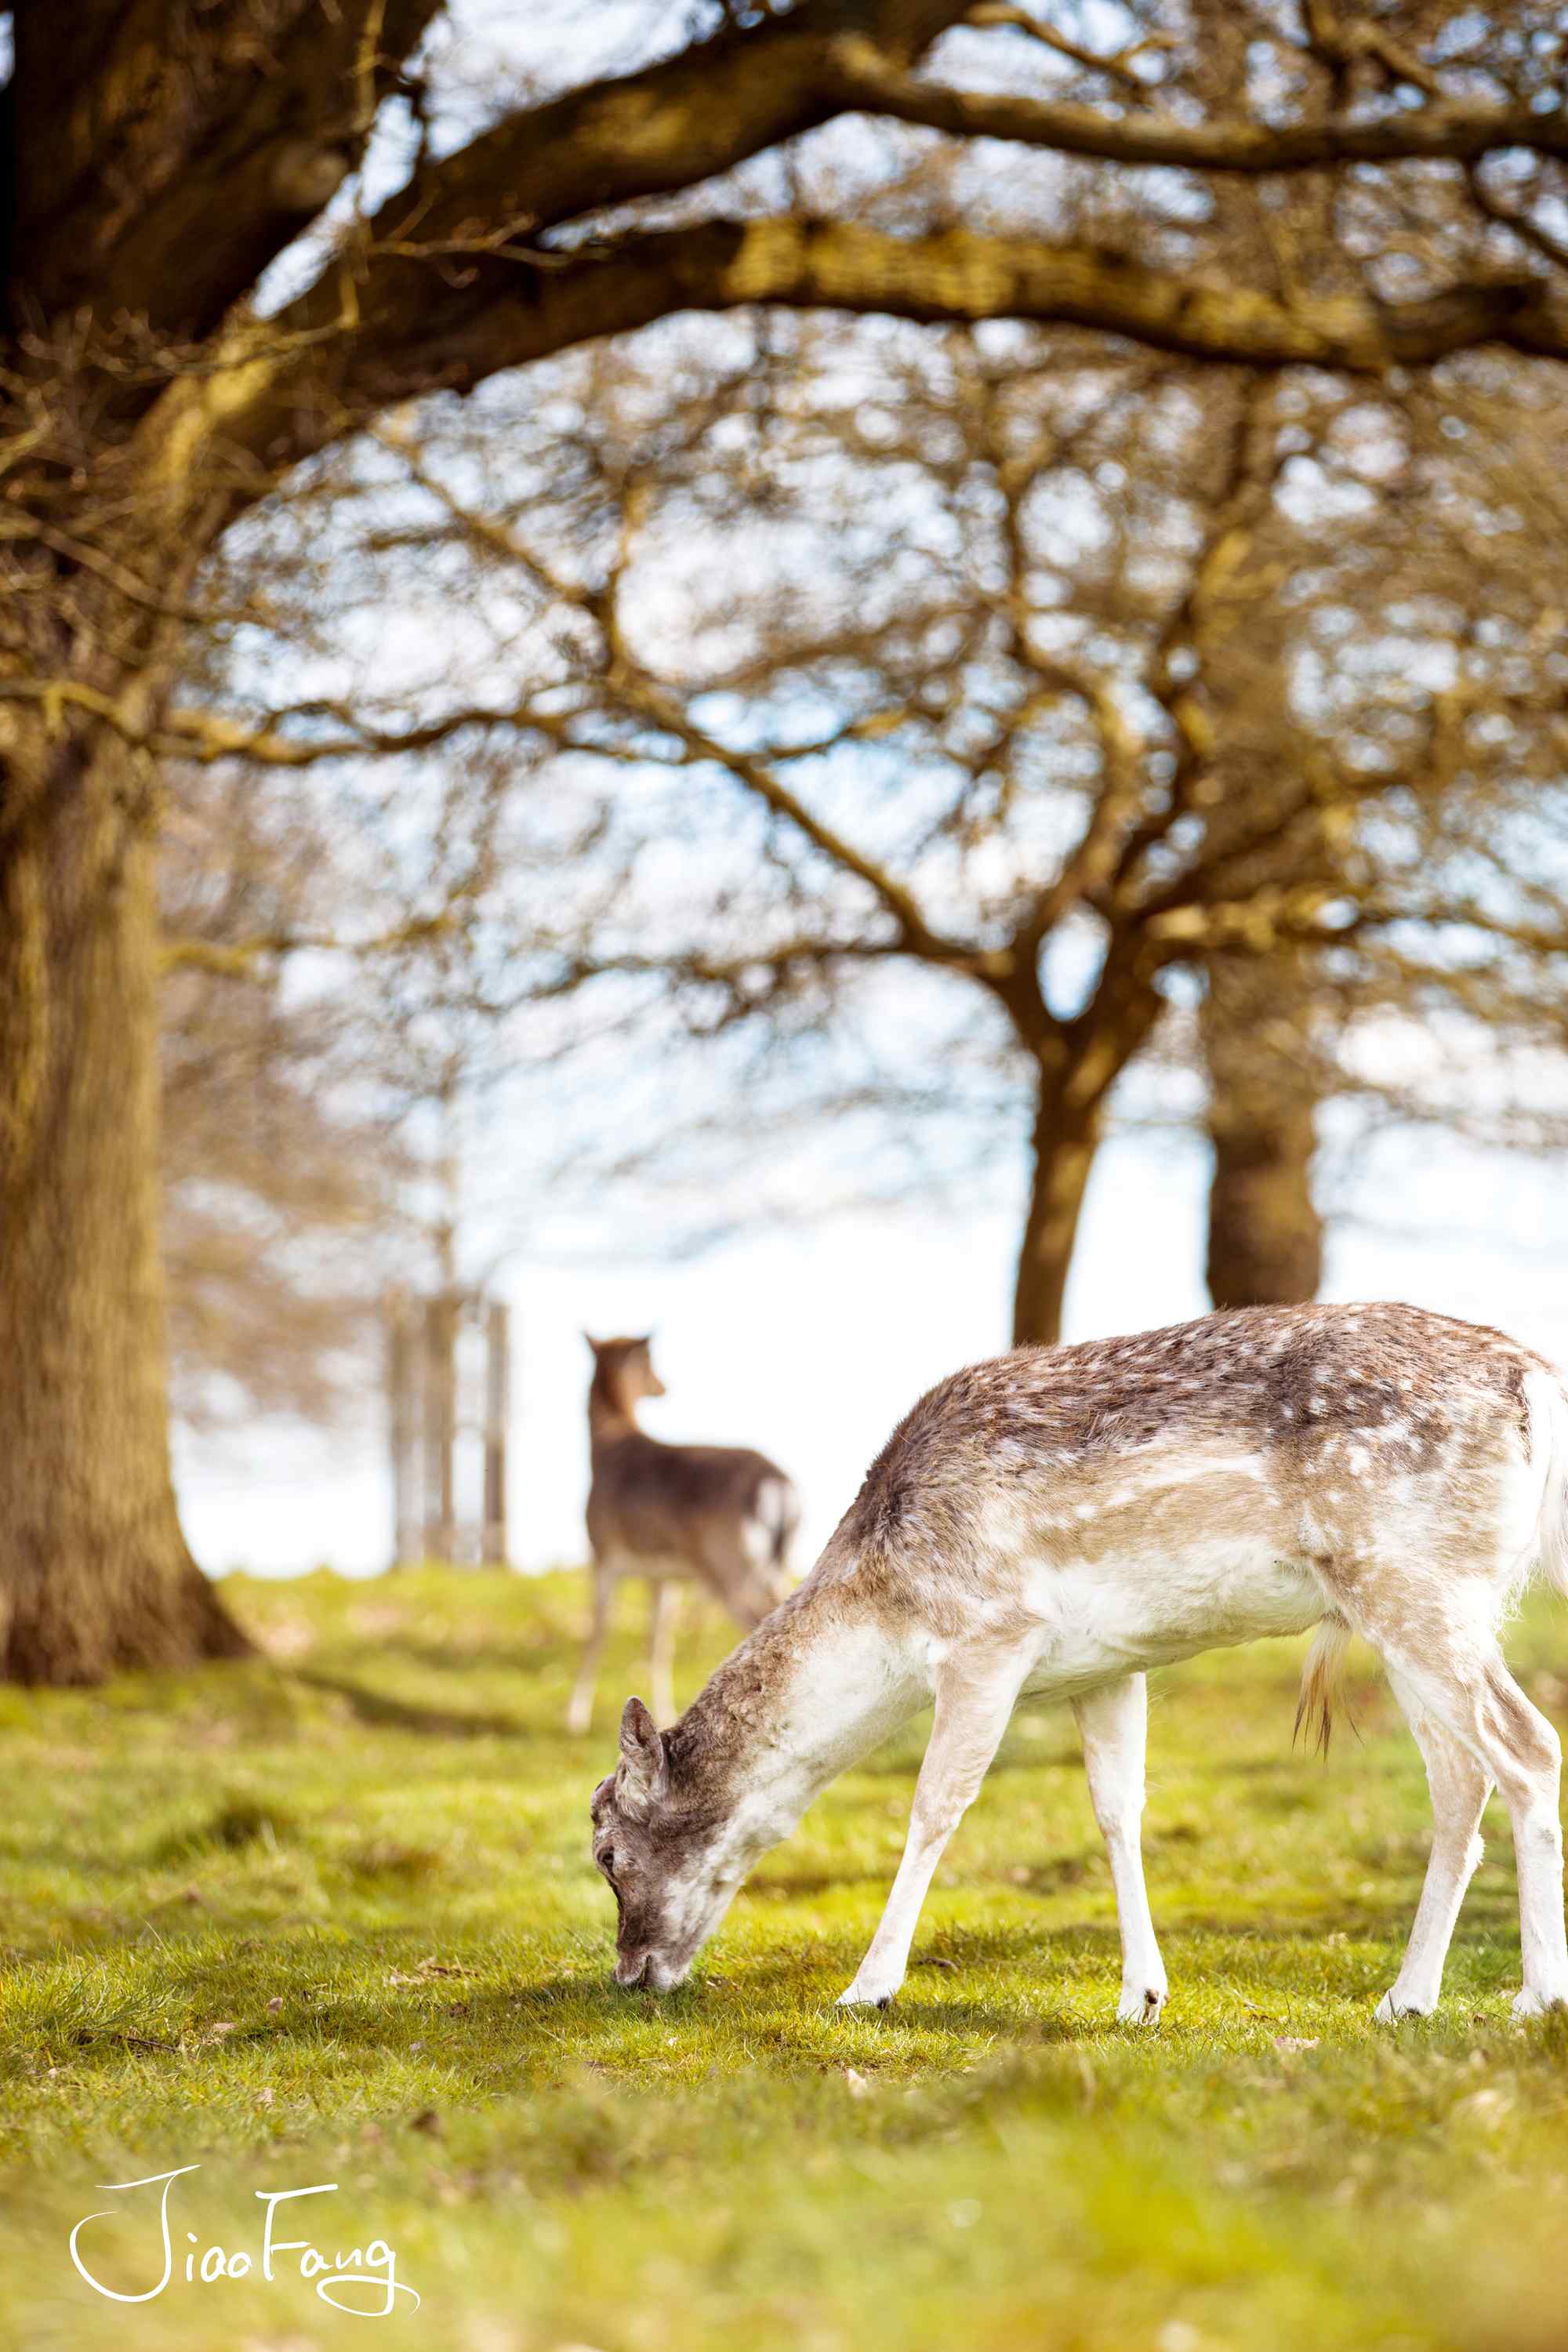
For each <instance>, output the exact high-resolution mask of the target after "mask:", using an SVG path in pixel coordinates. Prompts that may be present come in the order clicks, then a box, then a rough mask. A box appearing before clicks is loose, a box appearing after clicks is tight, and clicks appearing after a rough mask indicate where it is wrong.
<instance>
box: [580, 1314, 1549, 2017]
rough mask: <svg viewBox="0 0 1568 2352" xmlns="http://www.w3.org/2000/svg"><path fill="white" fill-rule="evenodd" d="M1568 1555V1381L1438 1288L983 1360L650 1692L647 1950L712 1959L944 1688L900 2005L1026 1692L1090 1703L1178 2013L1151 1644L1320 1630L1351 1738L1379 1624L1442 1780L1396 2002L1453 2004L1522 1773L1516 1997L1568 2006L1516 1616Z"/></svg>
mask: <svg viewBox="0 0 1568 2352" xmlns="http://www.w3.org/2000/svg"><path fill="white" fill-rule="evenodd" d="M1537 1565H1539V1567H1540V1568H1541V1569H1542V1570H1543V1571H1544V1573H1545V1574H1546V1575H1547V1576H1548V1577H1549V1578H1550V1579H1551V1580H1552V1583H1553V1584H1554V1585H1555V1586H1556V1587H1557V1589H1558V1590H1559V1591H1562V1592H1564V1593H1568V1391H1565V1389H1564V1386H1563V1379H1562V1377H1561V1376H1560V1375H1559V1374H1558V1373H1557V1372H1556V1371H1554V1370H1552V1367H1551V1366H1550V1365H1549V1364H1547V1363H1546V1362H1545V1361H1544V1360H1542V1358H1541V1357H1539V1356H1536V1355H1534V1354H1533V1353H1532V1352H1531V1350H1530V1349H1528V1348H1523V1347H1520V1346H1518V1345H1516V1344H1515V1342H1514V1341H1512V1340H1511V1339H1505V1338H1504V1337H1503V1335H1502V1334H1501V1333H1500V1332H1497V1331H1489V1330H1482V1329H1478V1328H1475V1327H1474V1326H1472V1325H1470V1324H1466V1323H1458V1322H1454V1321H1452V1320H1450V1319H1449V1318H1447V1317H1446V1316H1440V1315H1428V1314H1425V1313H1423V1312H1421V1311H1420V1310H1419V1309H1417V1308H1415V1307H1398V1306H1373V1307H1252V1308H1243V1309H1241V1310H1239V1311H1237V1312H1236V1313H1232V1314H1222V1315H1209V1316H1205V1317H1204V1318H1202V1319H1201V1320H1200V1321H1198V1322H1195V1323H1184V1324H1180V1325H1178V1326H1176V1327H1175V1328H1173V1329H1170V1330H1163V1331H1153V1332H1146V1333H1143V1334H1142V1335H1140V1336H1136V1337H1132V1338H1128V1339H1104V1340H1099V1341H1096V1342H1094V1343H1092V1344H1091V1345H1089V1346H1087V1347H1075V1348H1059V1349H1036V1348H1030V1349H1019V1350H1018V1351H1017V1352H1016V1354H1014V1355H1010V1356H1003V1357H1000V1358H998V1359H997V1360H995V1361H994V1362H992V1363H984V1364H977V1365H974V1366H973V1367H972V1368H971V1369H970V1370H967V1371H962V1372H957V1373H955V1374H954V1375H953V1376H952V1379H950V1380H946V1381H942V1383H941V1384H940V1386H938V1387H937V1388H934V1389H932V1390H931V1392H930V1393H929V1395H927V1396H925V1397H923V1398H922V1399H921V1402H919V1403H918V1404H917V1405H916V1406H915V1408H914V1410H913V1412H910V1414H909V1415H908V1416H907V1417H906V1419H905V1420H904V1421H903V1422H901V1423H900V1425H899V1427H898V1428H897V1429H896V1430H895V1431H894V1433H893V1434H892V1436H891V1438H890V1439H889V1442H888V1444H887V1445H886V1446H885V1447H884V1448H883V1450H882V1452H881V1453H880V1454H879V1456H878V1457H877V1460H876V1461H875V1462H874V1463H873V1464H872V1465H871V1468H870V1470H869V1471H868V1474H867V1477H866V1481H865V1484H864V1485H863V1486H862V1487H861V1489H860V1492H859V1494H858V1496H857V1497H856V1499H855V1501H854V1503H853V1504H851V1506H850V1507H849V1509H848V1511H847V1513H846V1514H845V1517H844V1518H843V1519H842V1520H841V1521H840V1523H839V1525H838V1528H837V1531H836V1532H835V1534H834V1535H833V1537H832V1538H831V1539H830V1541H829V1543H828V1545H827V1548H826V1550H825V1551H824V1553H823V1555H822V1558H821V1559H819V1560H818V1562H817V1564H816V1568H815V1569H814V1570H813V1571H812V1573H811V1575H810V1576H809V1577H808V1578H807V1579H806V1580H805V1583H804V1584H803V1585H801V1586H800V1587H798V1589H797V1590H796V1591H794V1592H793V1593H792V1594H791V1595H790V1597H789V1599H788V1600H787V1601H785V1603H784V1606H783V1607H782V1608H780V1609H777V1610H775V1611H774V1612H773V1615H772V1616H771V1617H769V1618H768V1619H767V1621H766V1622H765V1623H764V1624H763V1625H762V1626H760V1627H759V1628H758V1630H757V1631H756V1632H755V1633H752V1636H751V1638H750V1639H749V1640H748V1641H746V1642H743V1643H742V1644H741V1647H740V1648H739V1649H738V1650H737V1651H735V1653H734V1654H733V1655H732V1656H731V1657H730V1658H729V1659H727V1660H726V1661H725V1663H724V1664H722V1665H721V1666H720V1668H719V1669H718V1671H717V1673H716V1674H714V1675H713V1676H712V1678H711V1679H710V1682H709V1683H708V1685H707V1687H706V1688H705V1689H704V1690H703V1691H702V1692H701V1693H700V1696H698V1697H697V1699H696V1700H695V1701H694V1702H693V1703H692V1705H691V1706H689V1707H688V1709H687V1711H686V1713H685V1714H684V1715H683V1716H682V1717H681V1718H680V1720H679V1723H677V1724H676V1725H675V1726H674V1727H672V1728H671V1729H670V1730H668V1731H667V1732H663V1733H661V1732H659V1731H658V1729H657V1728H656V1727H655V1725H654V1723H653V1721H652V1719H651V1717H649V1715H648V1713H647V1708H646V1707H645V1706H643V1705H642V1702H641V1701H640V1700H639V1699H628V1700H627V1702H626V1713H625V1715H624V1717H622V1721H621V1749H620V1761H619V1763H618V1765H617V1767H616V1771H615V1773H614V1775H613V1776H612V1778H610V1779H609V1780H604V1781H602V1782H601V1783H600V1785H599V1787H598V1789H597V1790H595V1795H594V1801H593V1823H594V1858H595V1862H596V1863H597V1864H598V1866H599V1868H600V1869H601V1870H602V1871H603V1872H604V1874H605V1876H606V1878H608V1880H609V1882H610V1885H611V1886H612V1887H613V1889H614V1891H615V1895H616V1904H617V1906H618V1909H619V1914H620V1920H619V1929H618V1934H617V1939H616V1940H617V1954H618V1957H617V1959H616V1978H617V1979H618V1981H619V1982H620V1983H622V1984H626V1985H648V1986H651V1987H652V1988H653V1989H654V1990H656V1991H662V1990H666V1989H667V1988H668V1987H669V1986H671V1985H674V1984H678V1983H679V1981H680V1979H681V1978H682V1977H684V1976H685V1974H686V1972H687V1969H689V1966H690V1964H691V1960H692V1958H693V1955H694V1954H695V1953H696V1951H697V1948H698V1947H699V1945H700V1944H701V1943H702V1941H703V1939H704V1938H705V1937H708V1936H709V1935H710V1934H711V1933H712V1931H713V1929H714V1927H716V1926H717V1925H718V1923H719V1921H720V1919H721V1917H722V1916H723V1914H724V1911H725V1909H726V1908H727V1906H728V1905H729V1903H730V1900H731V1896H732V1895H734V1892H735V1890H736V1888H737V1887H738V1886H739V1885H740V1884H741V1882H742V1879H743V1878H744V1877H745V1875H746V1873H747V1871H748V1870H749V1869H750V1868H751V1866H752V1863H753V1862H755V1860H756V1859H757V1857H758V1855H759V1854H761V1853H763V1852H764V1851H765V1850H766V1849H767V1848H768V1847H769V1846H772V1845H773V1844H774V1843H776V1842H777V1841H778V1840H779V1839H780V1838H782V1837H784V1836H785V1835H787V1833H788V1832H789V1831H790V1830H791V1829H792V1828H793V1827H794V1826H795V1822H797V1821H798V1820H799V1818H800V1816H801V1814H802V1812H803V1811H805V1807H806V1806H807V1805H808V1804H810V1802H811V1801H812V1799H813V1798H814V1797H815V1796H816V1794H817V1792H818V1790H821V1789H823V1788H825V1787H826V1784H827V1783H828V1781H830V1780H833V1779H834V1778H835V1776H836V1775H837V1774H838V1773H840V1772H842V1771H843V1770H844V1769H845V1768H846V1767H847V1766H848V1765H851V1764H854V1763H855V1762H856V1761H857V1759H858V1758H860V1757H862V1756H864V1755H865V1754H866V1753H867V1751H868V1749H869V1748H872V1747H873V1746H875V1744H876V1743H877V1742H878V1741H879V1740H881V1739H883V1738H886V1737H887V1735H888V1734H889V1732H890V1731H892V1730H893V1729H895V1728H896V1727H897V1726H898V1725H899V1724H900V1723H901V1722H903V1721H904V1719H905V1718H906V1717H908V1716H910V1715H911V1714H912V1713H913V1712H914V1711H915V1710H916V1709H917V1708H918V1707H920V1706H921V1705H923V1704H924V1703H925V1702H926V1701H928V1700H932V1699H934V1701H935V1719H934V1722H933V1725H932V1728H931V1742H930V1745H929V1747H928V1748H927V1749H926V1754H925V1760H924V1762H923V1763H922V1764H921V1770H920V1778H919V1780H918V1781H917V1783H916V1786H915V1796H914V1807H913V1812H912V1816H911V1820H910V1832H909V1841H908V1843H907V1845H906V1846H905V1849H904V1855H903V1860H902V1862H901V1863H900V1865H899V1871H898V1875H897V1877H896V1878H895V1879H894V1882H893V1887H892V1892H891V1894H890V1895H889V1901H888V1905H887V1908H886V1910H885V1911H884V1913H883V1915H882V1920H881V1924H880V1926H879V1927H878V1929H877V1933H876V1935H875V1937H873V1939H872V1942H871V1946H870V1948H869V1950H868V1952H867V1954H866V1957H865V1958H864V1959H863V1960H862V1961H861V1963H860V1967H859V1969H858V1972H857V1974H856V1977H855V1980H854V1982H853V1983H852V1984H851V1985H850V1986H849V1988H848V1990H847V1991H846V1992H845V1993H844V1994H843V1995H842V1996H841V1999H842V2000H844V2001H845V2002H848V2003H856V2002H869V2003H875V2004H876V2005H877V2006H878V2007H879V2008H882V2007H885V2006H886V2005H887V2003H888V2002H889V2001H890V2000H892V1998H893V1996H894V1994H895V1993H896V1992H897V1991H898V1990H899V1987H900V1984H901V1983H902V1982H903V1978H904V1970H905V1967H906V1964H907V1962H908V1958H909V1952H910V1941H911V1939H912V1937H913V1935H914V1930H915V1923H916V1920H917V1918H918V1916H919V1914H920V1908H921V1903H922V1901H923V1899H924V1896H925V1893H926V1889H927V1887H928V1886H929V1885H930V1884H931V1875H932V1873H933V1872H934V1871H935V1869H936V1866H937V1864H938V1862H939V1861H940V1859H941V1857H942V1850H943V1848H944V1847H945V1845H946V1843H947V1842H948V1839H949V1838H950V1837H951V1836H952V1832H953V1830H954V1829H955V1828H956V1826H957V1824H958V1822H959V1821H960V1819H961V1818H962V1816H963V1812H964V1811H965V1809H966V1808H967V1806H968V1805H969V1803H970V1801H971V1800H972V1799H973V1796H974V1794H975V1791H976V1790H977V1789H978V1788H979V1786H980V1783H981V1781H982V1780H983V1779H984V1774H985V1770H986V1768H987V1766H988V1765H989V1764H990V1761H991V1759H992V1758H993V1756H994V1754H995V1752H996V1748H997V1744H998V1742H999V1741H1000V1739H1001V1738H1002V1734H1003V1731H1004V1730H1005V1727H1006V1724H1007V1720H1008V1717H1009V1716H1010V1715H1011V1713H1012V1710H1013V1706H1014V1703H1015V1701H1016V1700H1017V1699H1018V1698H1019V1697H1020V1696H1038V1697H1047V1698H1066V1699H1069V1700H1070V1701H1071V1702H1072V1705H1073V1706H1074V1709H1075V1711H1076V1713H1077V1716H1078V1721H1079V1729H1080V1731H1081V1733H1082V1736H1083V1753H1084V1762H1085V1765H1086V1767H1087V1768H1088V1772H1089V1793H1090V1795H1091V1797H1092V1800H1093V1803H1094V1810H1095V1814H1096V1817H1097V1819H1098V1820H1099V1822H1100V1830H1101V1832H1102V1833H1103V1835H1104V1838H1105V1841H1106V1844H1107V1847H1108V1848H1109V1851H1110V1872H1111V1877H1112V1880H1113V1882H1114V1885H1115V1889H1116V1899H1117V1905H1118V1909H1119V1913H1120V1920H1121V2001H1120V2004H1119V2008H1118V2014H1119V2016H1121V2017H1122V2018H1128V2019H1132V2018H1138V2019H1148V2020H1150V2021H1152V2020H1154V2019H1156V2018H1157V2017H1158V2015H1159V2013H1160V2011H1161V2009H1162V2007H1163V2003H1164V2000H1165V1990H1166V1987H1165V1970H1164V1968H1163V1963H1162V1961H1161V1958H1160V1952H1159V1947H1158V1945H1157V1944H1156V1942H1155V1939H1154V1927H1153V1922H1152V1919H1151V1917H1150V1916H1149V1902H1148V1896H1147V1895H1146V1894H1145V1891H1144V1885H1143V1871H1142V1858H1141V1855H1140V1852H1139V1828H1140V1821H1141V1817H1142V1809H1143V1747H1144V1728H1145V1701H1144V1685H1143V1675H1144V1670H1145V1668H1147V1667H1149V1666H1155V1665H1163V1664H1167V1663H1168V1662H1169V1661H1171V1660H1173V1659H1176V1658H1184V1657H1190V1656H1192V1655H1193V1654H1194V1653H1196V1652H1198V1651H1201V1650H1207V1649H1212V1648H1215V1647H1218V1646H1220V1645H1222V1644H1225V1643H1236V1642H1249V1641H1252V1640H1254V1639H1255V1638H1257V1637H1258V1635H1260V1634H1266V1633H1300V1632H1304V1631H1305V1630H1306V1629H1307V1628H1308V1627H1309V1626H1310V1625H1314V1624H1315V1625H1317V1627H1318V1629H1319V1630H1318V1634H1317V1639H1316V1640H1315V1642H1314V1643H1313V1644H1312V1646H1311V1650H1310V1654H1309V1656H1308V1660H1307V1664H1306V1668H1305V1673H1304V1675H1303V1680H1302V1688H1301V1702H1300V1709H1299V1711H1298V1717H1297V1721H1298V1724H1299V1725H1300V1722H1301V1721H1302V1720H1303V1719H1305V1720H1307V1721H1309V1722H1310V1723H1312V1724H1313V1725H1314V1727H1316V1728H1317V1730H1318V1732H1319V1736H1320V1737H1321V1738H1322V1739H1324V1740H1325V1741H1326V1738H1327V1734H1328V1729H1329V1724H1330V1717H1331V1705H1332V1698H1333V1692H1334V1686H1335V1678H1336V1674H1337V1670H1338V1668H1339V1667H1340V1665H1341V1664H1342V1656H1343V1651H1344V1645H1345V1643H1346V1642H1347V1640H1348V1639H1349V1637H1350V1635H1351V1633H1359V1634H1361V1635H1362V1636H1363V1639H1364V1640H1366V1641H1367V1642H1369V1643H1371V1644H1372V1646H1373V1649H1374V1650H1376V1651H1377V1652H1378V1653H1379V1654H1380V1655H1381V1657H1382V1658H1383V1661H1384V1664H1385V1666H1386V1667H1387V1669H1388V1675H1389V1679H1390V1681H1391V1682H1392V1684H1393V1685H1394V1695H1395V1696H1396V1697H1397V1699H1398V1701H1399V1704H1400V1706H1401V1707H1402V1708H1403V1709H1404V1712H1405V1717H1406V1719H1407V1720H1408V1722H1409V1725H1410V1727H1411V1730H1412V1731H1413V1732H1414V1733H1415V1739H1416V1742H1417V1744H1418V1746H1419V1747H1420V1749H1421V1752H1422V1755H1423V1757H1424V1759H1425V1760H1426V1777H1427V1780H1428V1783H1429V1785H1430V1788H1431V1793H1432V1810H1433V1817H1434V1832H1433V1839H1432V1853H1431V1859H1430V1862H1429V1863H1428V1864H1427V1869H1426V1885H1425V1886H1424V1888H1423V1890H1422V1895H1421V1900H1420V1905H1419V1907H1418V1908H1417V1911H1416V1914H1415V1927H1414V1929H1413V1931H1412V1934H1411V1938H1410V1945H1409V1948H1408V1950H1407V1951H1406V1953H1405V1961H1404V1965H1403V1967H1402V1968H1401V1969H1400V1971H1399V1976H1398V1979H1397V1981H1396V1982H1395V1984H1394V1986H1393V1988H1392V1990H1390V1991H1389V1992H1387V1993H1385V1994H1384V1998H1383V2000H1382V2001H1381V2002H1380V2003H1379V2005H1378V2011H1377V2014H1378V2016H1379V2017H1380V2018H1382V2019H1385V2020H1386V2019H1393V2018H1398V2017H1405V2016H1410V2015H1416V2016H1424V2015H1425V2014H1426V2012H1427V2011H1430V2010H1431V2009H1432V2008H1433V2007H1434V2006H1435V2005H1436V2000H1437V1996H1438V1991H1439V1989H1440V1985H1441V1980H1442V1972H1443V1962H1444V1958H1445V1956H1446V1954H1447V1948H1448V1941H1449V1937H1451V1935H1452V1933H1453V1928H1454V1922H1455V1919H1456V1917H1457V1916H1458V1909H1459V1903H1460V1899H1461V1897H1462V1895H1463V1894H1464V1890H1465V1886H1466V1885H1467V1883H1468V1879H1469V1877H1470V1874H1471V1873H1472V1871H1473V1870H1474V1869H1475V1867H1476V1864H1477V1863H1478V1861H1479V1857H1480V1851H1481V1846H1480V1839H1479V1835H1478V1828H1479V1822H1480V1817H1481V1811H1482V1808H1483V1807H1484V1806H1485V1804H1486V1801H1487V1798H1488V1796H1489V1793H1490V1791H1491V1789H1492V1787H1493V1785H1494V1783H1495V1784H1496V1786H1497V1787H1498V1788H1499V1789H1500V1790H1501V1792H1502V1797H1503V1801H1504V1803H1505V1805H1506V1806H1507V1808H1508V1812H1509V1817H1510V1822H1511V1824H1512V1829H1513V1842H1514V1851H1515V1853H1516V1855H1517V1858H1518V1864H1519V1908H1520V1940H1521V1948H1522V1958H1523V1973H1524V1988H1523V1990H1522V1991H1521V1993H1520V1994H1519V1995H1518V1997H1517V1999H1516V2000H1515V2001H1514V2004H1513V2007H1514V2014H1515V2015H1516V2016H1518V2017H1529V2016H1533V2015H1535V2014H1536V2013H1537V2012H1538V2011H1542V2010H1545V2009H1547V2008H1551V2007H1555V2006H1561V2005H1563V2004H1565V2003H1568V1945H1565V1943H1564V1937H1563V1842H1562V1833H1561V1830H1560V1827H1559V1822H1558V1811H1557V1783H1558V1764H1559V1744H1558V1739H1557V1735H1556V1733H1555V1732H1554V1731H1553V1729H1552V1726H1551V1725H1550V1724H1549V1723H1548V1722H1547V1721H1546V1719H1545V1717H1543V1716H1542V1715H1540V1714H1538V1713H1537V1711H1536V1709H1535V1708H1534V1707H1533V1706H1531V1704H1530V1701H1529V1700H1528V1699H1527V1698H1526V1697H1525V1696H1524V1694H1523V1692H1522V1691H1521V1689H1520V1687H1519V1685H1518V1684H1517V1683H1516V1682H1515V1681H1514V1679H1513V1677H1512V1675H1510V1673H1509V1670H1508V1668H1507V1666H1506V1665H1505V1664H1504V1663H1503V1657H1502V1653H1501V1651H1500V1648H1499V1646H1498V1639H1497V1631H1498V1626H1499V1624H1500V1622H1501V1620H1502V1618H1503V1616H1504V1614H1505V1612H1506V1611H1507V1609H1508V1607H1509V1604H1510V1601H1511V1600H1512V1599H1513V1598H1514V1597H1515V1596H1516V1595H1517V1594H1518V1592H1519V1591H1521V1588H1522V1586H1523V1585H1524V1584H1525V1582H1526V1581H1527V1580H1528V1579H1529V1577H1530V1575H1531V1570H1532V1568H1534V1567H1536V1566H1537Z"/></svg>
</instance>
